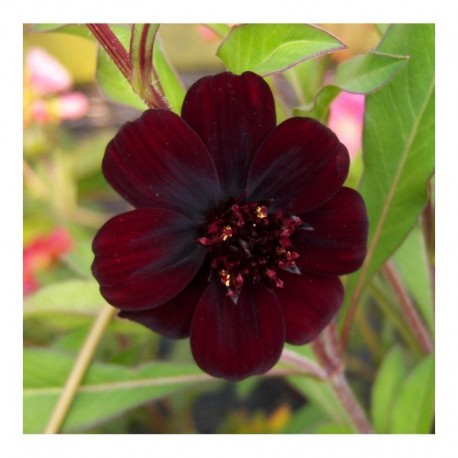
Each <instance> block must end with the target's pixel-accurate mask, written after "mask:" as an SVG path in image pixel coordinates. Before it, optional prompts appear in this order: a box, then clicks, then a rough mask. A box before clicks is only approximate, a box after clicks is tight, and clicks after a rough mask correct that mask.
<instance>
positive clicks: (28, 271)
mask: <svg viewBox="0 0 458 458" xmlns="http://www.w3.org/2000/svg"><path fill="white" fill-rule="evenodd" d="M72 245H73V241H72V238H71V236H70V234H69V233H68V231H67V230H66V229H64V228H61V227H58V228H56V229H54V231H53V232H51V233H50V234H48V235H45V236H38V237H36V238H35V239H34V240H32V242H30V243H29V244H28V245H27V246H25V247H24V249H23V253H22V259H23V289H24V295H26V294H30V293H32V292H33V291H35V290H36V289H38V287H39V285H40V284H39V281H38V279H37V277H36V274H37V273H38V272H39V271H42V270H46V269H49V268H50V267H51V266H52V265H53V264H54V263H55V262H56V261H57V259H58V258H59V257H60V256H62V255H63V254H65V253H68V252H69V251H70V250H71V248H72Z"/></svg>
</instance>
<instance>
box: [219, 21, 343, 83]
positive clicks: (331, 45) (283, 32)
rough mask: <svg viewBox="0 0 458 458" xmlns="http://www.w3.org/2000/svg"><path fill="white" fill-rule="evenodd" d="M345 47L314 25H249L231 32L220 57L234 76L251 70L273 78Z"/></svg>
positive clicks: (223, 45)
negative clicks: (313, 58)
mask: <svg viewBox="0 0 458 458" xmlns="http://www.w3.org/2000/svg"><path fill="white" fill-rule="evenodd" d="M345 48H346V46H345V45H344V44H343V43H342V42H341V41H340V40H338V39H337V38H335V37H334V36H332V35H331V34H329V33H328V32H325V31H324V30H321V29H319V28H317V27H315V26H312V25H306V24H246V25H239V26H235V27H233V28H232V29H231V32H230V33H229V35H228V36H227V38H226V39H225V40H224V41H223V42H222V43H221V46H220V47H219V48H218V52H217V55H218V56H219V57H220V58H221V60H222V61H223V62H224V64H225V65H226V67H227V68H228V69H229V70H230V71H232V72H234V73H243V72H245V71H248V70H251V71H253V72H255V73H258V74H260V75H270V74H272V73H278V72H281V71H283V70H286V69H288V68H290V67H292V66H293V65H296V64H298V63H299V62H302V61H304V60H307V59H311V58H312V57H317V56H321V55H324V54H329V53H331V52H334V51H338V50H341V49H345Z"/></svg>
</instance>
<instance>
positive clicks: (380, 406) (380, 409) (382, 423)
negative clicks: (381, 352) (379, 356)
mask: <svg viewBox="0 0 458 458" xmlns="http://www.w3.org/2000/svg"><path fill="white" fill-rule="evenodd" d="M405 376H406V370H405V367H404V358H403V355H402V351H401V349H400V348H399V347H394V348H393V349H392V350H391V351H390V352H389V353H388V354H387V355H386V356H385V358H384V360H383V362H382V364H381V365H380V368H379V370H378V372H377V376H376V378H375V382H374V385H373V387H372V395H371V398H372V401H371V417H372V422H373V424H374V428H375V431H376V432H377V433H382V434H386V433H388V431H389V429H390V424H391V417H392V414H393V405H394V401H395V399H396V397H397V395H398V392H399V387H400V386H401V384H402V382H403V381H404V379H405Z"/></svg>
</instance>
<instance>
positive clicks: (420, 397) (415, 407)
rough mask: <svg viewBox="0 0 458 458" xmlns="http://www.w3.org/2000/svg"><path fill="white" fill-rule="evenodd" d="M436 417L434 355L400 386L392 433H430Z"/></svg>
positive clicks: (426, 359) (422, 363)
mask: <svg viewBox="0 0 458 458" xmlns="http://www.w3.org/2000/svg"><path fill="white" fill-rule="evenodd" d="M433 419H434V357H433V355H430V356H428V357H427V358H425V359H424V360H423V361H422V362H421V363H420V364H418V366H417V367H416V368H415V370H414V371H413V372H412V373H411V374H410V375H409V377H408V379H407V380H405V382H404V383H403V385H402V386H401V388H400V391H399V396H398V398H397V401H396V404H395V406H394V411H393V423H392V427H391V430H390V431H389V432H390V433H395V434H428V433H429V432H430V431H431V426H432V423H433Z"/></svg>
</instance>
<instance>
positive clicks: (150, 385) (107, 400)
mask: <svg viewBox="0 0 458 458" xmlns="http://www.w3.org/2000/svg"><path fill="white" fill-rule="evenodd" d="M73 364H74V360H73V358H72V357H71V356H69V355H67V354H65V353H60V352H55V351H49V350H37V349H26V350H24V403H23V409H24V432H25V433H41V432H43V430H44V428H45V426H46V423H47V421H48V420H49V417H50V415H51V413H52V410H53V408H54V406H55V404H56V402H57V399H58V397H59V395H60V392H61V389H62V386H63V384H64V383H65V380H66V378H67V376H68V373H69V372H70V370H71V368H72V366H73ZM214 380H215V379H213V378H211V377H210V376H208V375H206V374H203V373H202V372H201V371H200V369H198V368H197V367H196V366H195V365H186V364H176V363H174V364H169V363H163V362H154V363H151V364H145V365H143V366H140V367H138V368H137V369H135V370H132V369H127V368H125V367H123V366H118V365H114V364H100V363H94V364H92V365H91V367H90V369H89V371H88V373H87V375H86V377H85V379H84V382H83V384H82V386H81V387H80V388H79V390H78V393H77V396H76V398H75V401H74V403H73V405H72V407H71V409H70V411H69V414H68V416H67V418H66V420H65V423H64V425H63V432H75V431H81V430H85V429H87V428H90V427H91V426H94V425H96V424H99V423H101V422H104V421H107V420H109V419H112V418H114V417H117V416H119V415H121V414H122V413H124V412H125V411H127V410H129V409H132V408H134V407H138V406H140V405H142V404H145V403H146V402H150V401H152V400H154V399H158V398H161V397H164V396H167V395H170V394H171V393H173V392H175V391H177V390H179V389H182V388H184V387H186V386H189V385H190V384H195V383H202V382H209V381H214Z"/></svg>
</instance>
